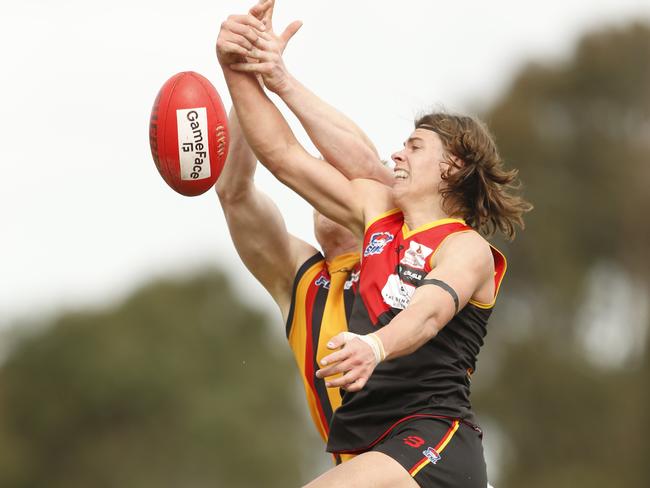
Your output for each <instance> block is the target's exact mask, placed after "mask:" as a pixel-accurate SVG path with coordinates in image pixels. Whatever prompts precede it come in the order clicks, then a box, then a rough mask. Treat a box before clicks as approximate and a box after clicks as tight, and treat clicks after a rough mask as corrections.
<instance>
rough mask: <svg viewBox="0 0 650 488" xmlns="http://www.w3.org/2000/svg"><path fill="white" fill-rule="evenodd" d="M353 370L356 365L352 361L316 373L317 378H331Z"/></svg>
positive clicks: (342, 362) (333, 365) (339, 363)
mask: <svg viewBox="0 0 650 488" xmlns="http://www.w3.org/2000/svg"><path fill="white" fill-rule="evenodd" d="M353 369H354V365H353V364H352V362H351V361H341V362H338V363H336V364H332V365H331V366H328V367H326V368H321V369H319V370H318V371H316V378H329V377H330V376H334V375H337V374H340V373H347V372H348V371H351V370H353Z"/></svg>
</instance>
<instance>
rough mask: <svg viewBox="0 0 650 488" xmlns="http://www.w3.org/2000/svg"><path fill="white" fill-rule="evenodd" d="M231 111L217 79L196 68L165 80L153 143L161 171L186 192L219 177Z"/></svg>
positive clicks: (151, 134) (154, 119)
mask: <svg viewBox="0 0 650 488" xmlns="http://www.w3.org/2000/svg"><path fill="white" fill-rule="evenodd" d="M227 122H228V116H227V114H226V111H225V109H224V108H223V103H221V97H219V94H218V93H217V90H216V89H215V88H214V86H212V84H211V83H210V82H209V81H208V80H207V79H206V78H204V77H203V76H201V75H200V74H198V73H195V72H193V71H186V72H183V73H178V74H176V75H174V76H172V77H171V78H170V79H169V80H167V81H166V82H165V84H164V85H163V86H162V88H161V89H160V91H159V92H158V96H157V97H156V101H155V102H154V104H153V109H152V110H151V118H150V120H149V144H150V146H151V155H152V156H153V160H154V162H155V163H156V167H157V168H158V171H159V172H160V175H161V176H162V177H163V179H164V180H165V181H166V182H167V184H168V185H169V186H171V187H172V188H173V189H174V190H176V191H177V192H178V193H180V194H181V195H186V196H195V195H200V194H201V193H204V192H206V191H207V190H209V189H210V188H211V187H212V186H213V185H214V183H215V182H216V181H217V178H218V177H219V174H220V173H221V170H222V168H223V164H224V163H225V161H226V156H227V155H228V124H227Z"/></svg>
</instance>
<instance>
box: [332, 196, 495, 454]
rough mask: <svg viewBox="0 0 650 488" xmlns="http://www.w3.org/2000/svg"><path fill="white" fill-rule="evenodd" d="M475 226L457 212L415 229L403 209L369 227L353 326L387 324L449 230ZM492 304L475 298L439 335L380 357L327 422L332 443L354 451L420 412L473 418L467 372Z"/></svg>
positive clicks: (367, 328) (365, 328) (363, 330)
mask: <svg viewBox="0 0 650 488" xmlns="http://www.w3.org/2000/svg"><path fill="white" fill-rule="evenodd" d="M459 232H474V230H473V229H472V228H471V227H469V226H468V225H466V224H465V222H463V221H462V220H458V219H443V220H437V221H435V222H430V223H429V224H426V225H424V226H421V227H419V228H417V229H414V230H410V229H409V228H408V227H407V225H406V224H405V222H404V215H403V214H402V212H401V211H399V210H398V209H395V210H392V211H390V212H387V213H385V214H383V215H381V216H379V217H378V218H376V219H375V220H373V221H372V222H371V223H370V224H369V225H368V226H367V228H366V232H365V236H364V243H363V257H362V260H361V275H360V280H359V293H360V298H357V300H356V301H355V303H354V307H353V310H352V316H351V318H350V323H349V329H350V331H351V332H354V333H357V334H368V333H370V332H374V331H376V330H378V329H379V328H381V327H383V326H384V325H386V324H388V323H389V322H390V321H391V320H392V319H393V317H395V316H396V315H397V314H398V313H399V312H400V311H401V310H403V309H404V308H406V307H407V306H408V304H409V301H410V299H411V296H412V294H413V292H414V291H415V288H416V287H417V286H418V284H419V282H420V281H421V280H422V279H423V278H424V277H425V276H426V275H427V274H428V273H429V272H430V271H431V270H432V262H433V258H434V256H435V254H436V251H437V250H438V249H439V248H440V246H441V244H442V243H443V242H444V241H445V239H446V238H447V237H449V236H450V235H453V234H456V233H459ZM492 255H493V257H494V268H495V276H494V281H495V299H496V294H497V292H498V289H499V285H500V284H501V280H502V278H503V275H504V273H505V270H506V260H505V258H504V256H503V255H502V254H501V253H500V252H499V251H498V250H497V249H495V248H492ZM493 305H494V301H493V302H492V303H480V302H477V301H474V300H470V302H469V303H468V304H467V305H466V306H465V307H463V309H462V310H460V311H459V312H458V313H457V314H456V316H455V317H454V318H453V319H452V320H451V321H449V323H447V325H445V327H444V328H443V329H442V330H441V331H440V332H439V333H438V335H437V336H436V337H434V338H433V339H431V340H430V341H428V342H427V343H426V344H424V345H423V346H422V347H420V348H419V349H418V350H417V351H415V352H413V353H412V354H409V355H407V356H402V357H400V358H396V359H393V360H389V361H384V362H382V363H379V365H378V366H377V368H375V370H374V372H373V374H372V376H371V377H370V379H369V380H368V382H367V383H366V385H365V387H364V388H363V389H362V390H361V391H358V392H354V393H351V392H346V393H345V395H344V397H343V403H342V405H341V407H340V408H339V409H338V410H337V411H336V413H335V415H334V417H333V419H332V423H331V425H330V436H329V442H328V446H327V450H328V451H330V452H335V453H355V452H363V451H366V450H368V449H370V448H371V447H372V446H373V445H374V444H376V443H377V442H379V441H380V440H381V439H382V438H383V437H384V436H386V435H387V434H388V433H389V432H390V431H391V429H392V428H393V427H395V426H396V425H398V424H399V423H401V422H402V421H405V420H408V419H410V418H413V417H417V416H431V417H436V416H437V417H440V416H443V417H450V418H454V419H459V420H462V421H464V422H466V423H469V424H471V425H475V419H474V415H473V413H472V409H471V405H470V401H469V395H470V375H471V373H472V372H473V371H474V370H475V369H476V358H477V356H478V353H479V350H480V348H481V346H482V345H483V339H484V337H485V335H486V333H487V327H486V326H487V321H488V318H489V316H490V314H491V312H492V307H493Z"/></svg>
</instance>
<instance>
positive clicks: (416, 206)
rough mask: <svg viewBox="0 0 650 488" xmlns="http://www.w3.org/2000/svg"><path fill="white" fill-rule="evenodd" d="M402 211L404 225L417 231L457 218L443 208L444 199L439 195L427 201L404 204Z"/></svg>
mask: <svg viewBox="0 0 650 488" xmlns="http://www.w3.org/2000/svg"><path fill="white" fill-rule="evenodd" d="M401 210H402V213H403V214H404V223H405V224H406V225H407V227H408V228H409V229H417V228H418V227H420V226H422V225H425V224H428V223H429V222H434V221H436V220H440V219H449V218H455V216H453V215H449V214H448V213H447V212H446V211H445V210H444V209H443V208H442V197H440V196H439V195H436V197H431V198H429V199H426V200H425V199H421V200H418V201H414V200H410V201H407V202H403V205H402V206H401Z"/></svg>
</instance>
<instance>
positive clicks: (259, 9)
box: [248, 0, 273, 22]
mask: <svg viewBox="0 0 650 488" xmlns="http://www.w3.org/2000/svg"><path fill="white" fill-rule="evenodd" d="M272 5H273V1H272V0H266V1H265V2H259V3H258V4H257V5H253V6H252V7H251V9H250V10H249V11H248V13H249V14H251V15H252V16H253V17H255V18H256V19H258V20H259V21H260V22H262V19H263V18H264V16H265V15H266V11H267V10H268V9H269V8H271V7H272Z"/></svg>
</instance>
